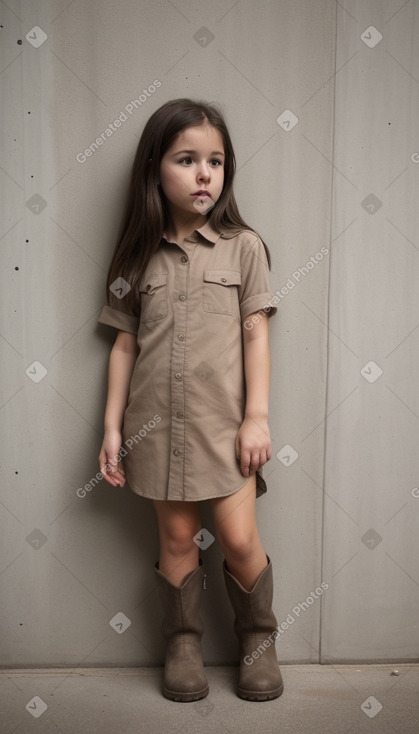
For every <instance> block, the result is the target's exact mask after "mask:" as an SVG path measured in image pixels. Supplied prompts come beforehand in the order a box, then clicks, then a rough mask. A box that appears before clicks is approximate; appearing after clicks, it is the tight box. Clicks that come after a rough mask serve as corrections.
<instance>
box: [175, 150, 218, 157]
mask: <svg viewBox="0 0 419 734" xmlns="http://www.w3.org/2000/svg"><path fill="white" fill-rule="evenodd" d="M180 153H196V150H178V151H177V152H176V153H173V156H172V158H174V156H176V155H180ZM210 155H222V156H223V158H225V155H224V153H222V152H221V150H213V151H212V153H210Z"/></svg>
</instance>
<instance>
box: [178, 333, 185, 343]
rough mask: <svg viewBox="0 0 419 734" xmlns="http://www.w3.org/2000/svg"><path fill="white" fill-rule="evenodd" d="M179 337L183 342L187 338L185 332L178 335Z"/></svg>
mask: <svg viewBox="0 0 419 734" xmlns="http://www.w3.org/2000/svg"><path fill="white" fill-rule="evenodd" d="M177 338H178V339H180V341H181V342H183V340H184V338H185V334H178V335H177Z"/></svg>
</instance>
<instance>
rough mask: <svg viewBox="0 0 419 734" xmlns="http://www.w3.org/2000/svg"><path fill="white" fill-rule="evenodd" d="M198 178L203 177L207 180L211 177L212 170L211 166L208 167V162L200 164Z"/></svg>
mask: <svg viewBox="0 0 419 734" xmlns="http://www.w3.org/2000/svg"><path fill="white" fill-rule="evenodd" d="M197 178H198V179H199V180H201V179H205V180H207V179H209V178H210V170H209V167H208V165H207V164H206V163H201V165H200V166H199V170H198V174H197Z"/></svg>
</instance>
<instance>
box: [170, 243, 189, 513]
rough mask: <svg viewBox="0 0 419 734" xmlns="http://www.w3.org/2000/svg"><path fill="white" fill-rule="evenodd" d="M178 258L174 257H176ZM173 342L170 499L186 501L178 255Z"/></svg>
mask: <svg viewBox="0 0 419 734" xmlns="http://www.w3.org/2000/svg"><path fill="white" fill-rule="evenodd" d="M174 254H175V253H174ZM175 257H176V264H175V279H174V290H175V293H177V294H178V296H177V297H176V296H175V298H174V299H173V338H172V346H171V375H172V377H171V406H170V407H171V435H170V466H169V483H168V489H167V499H183V497H184V474H185V465H184V462H185V450H184V447H185V379H184V378H185V375H184V370H185V349H186V333H187V313H188V308H187V305H188V301H187V293H188V281H189V258H188V257H187V255H185V254H182V255H180V256H179V254H178V253H176V255H175Z"/></svg>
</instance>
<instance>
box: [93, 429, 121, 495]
mask: <svg viewBox="0 0 419 734" xmlns="http://www.w3.org/2000/svg"><path fill="white" fill-rule="evenodd" d="M121 445H122V435H121V432H120V431H112V432H107V433H105V436H104V439H103V442H102V447H101V449H100V454H99V467H100V471H101V473H102V476H103V478H104V479H106V481H107V482H109V484H112V486H113V487H118V486H119V487H123V486H124V484H125V475H124V470H123V468H122V466H120V464H121V459H119V461H118V458H119V457H118V452H119V450H120V448H121Z"/></svg>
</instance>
